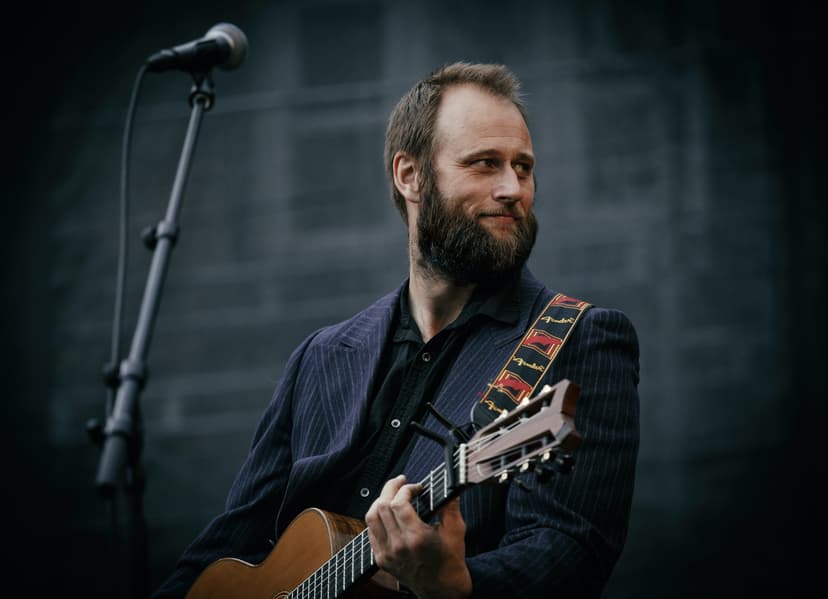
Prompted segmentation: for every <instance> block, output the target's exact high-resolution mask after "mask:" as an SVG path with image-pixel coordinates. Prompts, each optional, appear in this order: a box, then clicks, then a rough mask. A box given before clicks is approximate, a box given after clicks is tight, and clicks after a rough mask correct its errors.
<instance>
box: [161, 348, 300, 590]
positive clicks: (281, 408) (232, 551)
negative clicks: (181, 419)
mask: <svg viewBox="0 0 828 599" xmlns="http://www.w3.org/2000/svg"><path fill="white" fill-rule="evenodd" d="M312 338H313V336H311V337H308V338H307V339H306V340H305V341H304V342H303V343H302V344H301V345H300V346H299V347H298V348H297V349H296V350H295V351H294V352H293V354H292V355H291V357H290V359H289V360H288V363H287V365H286V367H285V372H284V375H283V376H282V378H281V380H280V382H279V384H278V385H277V387H276V389H275V391H274V394H273V397H272V399H271V401H270V403H269V405H268V407H267V408H266V410H265V411H264V413H263V414H262V417H261V418H260V420H259V422H258V424H257V426H256V430H255V432H254V435H253V440H252V442H251V446H250V450H249V452H248V454H247V457H246V458H245V461H244V463H243V464H242V467H241V469H240V470H239V472H238V474H237V475H236V479H235V480H234V482H233V484H232V486H231V488H230V491H229V493H228V497H227V501H226V504H225V507H224V511H223V512H222V513H221V514H220V515H218V516H217V517H215V518H214V519H213V520H212V521H211V522H209V523H208V524H207V526H206V527H205V528H204V529H203V530H202V531H201V533H200V534H199V535H198V536H197V537H196V538H195V539H194V540H193V541H192V543H191V544H190V545H189V546H188V547H187V548H186V549H185V551H184V552H183V553H182V555H181V557H180V558H179V560H178V562H177V563H176V566H175V570H174V571H173V573H172V574H171V576H170V577H169V578H168V579H167V580H166V581H165V582H164V583H163V584H162V585H161V587H159V588H158V589H157V590H156V591H155V593H154V594H152V595H151V597H152V599H168V598H173V597H184V596H185V595H186V593H187V591H188V590H189V588H190V587H191V586H192V584H193V583H194V582H195V580H196V578H197V577H198V576H199V574H200V573H201V572H202V571H203V570H204V569H205V568H206V567H207V566H208V565H210V564H211V563H212V562H214V561H216V560H217V559H219V558H222V557H237V558H239V559H242V560H244V561H247V562H250V563H254V564H255V563H259V562H261V561H262V560H263V559H264V558H265V557H267V555H268V553H269V552H270V550H271V549H272V548H273V542H274V540H273V539H274V537H275V522H276V516H277V513H278V510H279V507H280V504H281V502H282V499H283V496H284V493H285V487H286V483H287V479H288V475H289V473H290V468H291V463H292V459H291V441H290V436H291V433H290V431H291V418H292V403H293V397H294V394H295V388H296V387H297V381H298V380H299V377H300V372H301V365H302V361H303V358H304V356H305V353H306V350H307V348H308V346H309V344H310V342H311V340H312Z"/></svg>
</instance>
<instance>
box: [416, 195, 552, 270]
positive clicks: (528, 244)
mask: <svg viewBox="0 0 828 599" xmlns="http://www.w3.org/2000/svg"><path fill="white" fill-rule="evenodd" d="M423 191H424V193H423V195H422V202H421V205H420V213H419V215H418V217H417V233H418V246H419V250H420V256H421V259H422V261H423V265H424V266H425V267H426V269H427V270H429V271H431V272H433V273H434V274H437V275H442V276H444V277H447V278H448V279H449V280H450V281H452V282H453V283H455V284H457V285H466V284H470V283H474V284H489V283H498V282H501V281H503V280H504V279H506V278H508V277H510V276H511V275H512V274H514V273H516V272H517V271H518V270H520V269H521V268H522V267H523V265H524V264H525V263H526V260H527V259H528V258H529V254H530V253H531V252H532V247H533V246H534V245H535V237H536V236H537V232H538V222H537V219H536V218H535V215H534V214H533V213H532V212H529V213H528V214H526V215H525V216H524V217H523V218H521V219H519V220H517V221H516V227H515V233H514V235H512V236H510V237H509V238H507V239H498V238H496V237H495V236H494V235H492V234H491V233H489V232H488V231H487V230H486V229H485V228H484V227H483V226H482V225H481V224H480V223H479V222H478V221H477V220H476V218H474V217H469V216H467V215H466V214H465V213H464V212H463V211H462V209H461V208H460V204H459V202H449V201H447V200H446V198H445V196H443V194H442V193H441V192H440V190H439V189H438V188H437V184H436V181H434V180H433V179H430V180H429V181H428V183H427V184H426V185H425V187H424V190H423Z"/></svg>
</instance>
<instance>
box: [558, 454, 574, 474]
mask: <svg viewBox="0 0 828 599" xmlns="http://www.w3.org/2000/svg"><path fill="white" fill-rule="evenodd" d="M574 467H575V458H574V457H573V456H572V454H569V453H563V454H560V455H558V456H557V457H556V458H555V465H554V468H555V470H557V471H558V472H560V473H561V474H568V473H570V472H572V469H573V468H574Z"/></svg>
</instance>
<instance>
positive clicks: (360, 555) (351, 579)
mask: <svg viewBox="0 0 828 599" xmlns="http://www.w3.org/2000/svg"><path fill="white" fill-rule="evenodd" d="M420 484H421V485H422V486H423V491H422V492H421V493H420V494H418V495H417V496H416V497H415V498H414V500H413V501H412V502H411V505H412V506H413V507H414V510H415V511H416V512H417V515H418V516H419V517H420V518H421V519H423V520H425V521H427V520H428V519H429V518H431V516H433V515H434V514H435V512H436V511H437V510H438V509H440V506H442V505H443V504H444V503H445V502H446V500H447V499H448V498H449V496H450V494H451V493H452V489H450V488H449V486H448V476H446V465H445V464H442V465H441V466H439V467H438V468H435V469H434V470H432V471H431V472H429V474H428V476H427V477H426V478H425V479H423V480H422V481H420ZM374 571H376V564H375V563H374V552H373V551H372V550H371V542H370V540H369V539H368V529H367V528H366V529H364V530H363V531H362V532H360V533H359V534H357V535H356V536H355V537H354V538H353V539H351V540H350V541H349V542H348V543H347V544H346V545H345V546H344V547H343V548H342V549H340V550H339V551H337V552H336V553H335V554H334V555H333V556H332V557H331V558H330V559H329V560H328V561H327V562H325V563H324V564H322V566H320V567H319V569H317V570H316V572H314V573H313V574H311V575H310V576H308V577H307V578H306V579H305V580H304V581H303V582H302V583H301V584H300V585H299V586H297V587H296V588H295V589H293V590H292V591H291V592H290V594H289V595H288V597H290V598H291V599H334V598H335V597H339V596H340V595H341V594H342V593H344V592H345V591H346V590H348V589H349V588H350V587H351V586H352V585H353V584H354V583H355V582H357V581H358V580H360V579H361V578H363V577H364V576H367V575H369V574H373V573H374Z"/></svg>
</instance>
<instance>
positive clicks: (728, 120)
mask: <svg viewBox="0 0 828 599" xmlns="http://www.w3.org/2000/svg"><path fill="white" fill-rule="evenodd" d="M173 5H174V6H173ZM23 10H24V12H25V18H23V17H19V18H18V20H17V23H18V24H19V26H17V27H12V28H13V29H14V31H13V32H12V34H11V35H12V37H13V40H14V42H15V43H14V44H13V46H14V48H13V50H12V56H11V59H10V60H8V61H6V63H7V64H6V71H7V73H6V83H5V88H6V93H5V94H4V95H5V100H6V103H7V108H6V111H5V112H6V119H5V120H6V124H5V125H4V128H5V132H6V135H5V136H4V137H5V142H6V156H7V158H6V159H5V164H4V169H5V170H6V171H7V172H6V176H5V177H4V181H5V182H6V185H5V193H4V194H3V202H2V207H3V217H2V218H3V224H4V231H5V235H4V236H3V242H4V245H5V251H4V252H3V257H4V270H3V279H2V280H3V285H4V293H3V300H4V303H5V306H4V309H3V323H2V325H3V329H2V330H3V333H4V335H3V337H4V341H5V342H4V343H3V360H2V362H3V367H4V369H5V370H6V371H7V372H6V375H5V376H4V381H5V392H6V393H5V399H4V401H3V407H4V417H3V426H4V431H3V442H4V445H5V447H4V449H5V452H4V453H5V455H6V456H7V457H6V464H7V474H6V476H5V480H6V481H8V482H7V484H6V486H5V488H6V493H5V495H6V503H5V504H6V505H7V506H8V507H7V509H6V510H5V514H6V526H4V531H5V533H6V534H5V535H4V542H3V543H2V545H3V547H4V551H5V552H7V553H8V555H7V559H6V561H5V563H6V564H7V565H8V566H10V571H11V572H13V573H15V574H16V576H17V577H18V578H19V579H20V580H21V582H22V583H23V585H24V586H28V587H30V588H31V589H38V590H41V591H46V590H51V591H54V590H60V591H64V592H68V593H69V594H70V595H71V596H76V595H77V596H86V597H96V596H101V597H106V596H117V592H118V587H119V585H118V581H119V580H122V579H123V576H124V574H123V570H121V569H119V565H118V564H119V562H118V559H116V558H117V556H118V555H119V553H120V552H121V549H122V548H123V547H124V545H125V544H124V542H123V540H121V541H118V540H117V539H113V531H115V530H120V531H121V532H122V531H123V529H122V527H118V526H113V520H112V518H111V516H110V514H109V511H108V507H107V504H106V503H105V502H104V501H103V500H101V499H100V498H99V497H98V496H97V494H96V490H95V486H94V477H95V473H96V469H97V466H98V458H99V452H98V449H97V448H96V446H95V445H94V444H93V443H92V442H91V441H90V439H89V437H88V436H87V433H86V428H85V426H86V422H87V420H89V419H90V418H101V417H102V416H103V414H104V409H105V408H104V406H105V399H106V392H105V388H104V386H103V384H102V382H101V380H100V375H99V373H100V369H101V367H102V365H103V364H104V363H105V362H106V361H107V360H108V359H109V345H110V336H111V320H112V306H113V300H114V285H115V272H116V255H117V244H118V236H117V233H118V193H119V178H120V161H121V143H122V135H123V126H124V118H125V113H126V108H127V105H128V102H129V97H130V93H131V89H132V84H133V80H134V78H135V75H136V72H137V69H138V66H139V65H140V63H141V61H143V60H144V59H145V57H147V56H148V55H149V54H151V53H153V52H155V51H156V50H159V49H161V48H165V47H169V46H171V45H174V44H177V43H181V42H184V41H188V40H190V39H194V38H197V37H200V36H201V35H203V34H204V33H205V32H206V31H207V30H208V29H209V28H210V27H211V26H212V25H214V24H215V23H217V22H220V21H229V22H232V23H235V24H236V25H238V26H239V27H240V28H242V29H243V30H244V31H245V33H246V34H247V36H248V38H249V44H250V52H249V56H248V59H247V60H246V61H245V63H244V64H243V65H242V67H241V68H239V69H238V70H237V71H233V72H225V71H216V72H215V73H214V80H215V83H216V95H217V99H216V105H215V107H214V108H213V109H212V110H211V111H210V112H208V113H207V114H206V115H205V118H204V120H203V124H202V129H201V136H200V138H199V140H198V144H197V149H196V153H195V157H194V161H193V163H192V170H191V175H190V179H189V184H188V186H187V189H186V193H185V197H184V205H183V208H182V211H181V214H180V223H181V227H182V232H181V236H180V239H179V241H178V243H177V245H176V247H175V249H174V251H173V254H172V258H171V261H170V269H169V275H168V279H167V281H166V284H165V286H164V289H163V295H162V298H163V299H162V302H161V306H160V312H159V316H158V320H157V323H156V326H155V329H154V335H153V337H152V340H151V346H150V348H151V349H150V352H149V359H148V363H149V368H150V378H149V381H148V384H147V386H146V388H145V390H144V392H143V393H142V394H141V396H140V406H141V409H142V416H143V418H142V421H143V424H144V436H143V439H144V446H143V452H142V454H141V461H142V464H143V466H144V468H145V470H146V477H147V485H146V490H145V492H144V494H143V498H142V499H143V505H144V508H145V517H146V522H147V526H148V549H149V572H150V582H149V584H150V586H152V587H154V586H156V585H157V584H158V583H159V582H160V581H161V580H162V579H163V578H164V577H165V576H166V575H167V574H168V573H169V571H170V570H171V568H172V566H173V563H174V560H175V558H176V557H177V555H178V554H179V553H180V551H181V550H182V549H183V548H184V546H185V544H186V543H187V542H188V541H189V540H190V539H191V538H192V537H193V536H194V535H195V534H196V533H197V531H198V530H199V529H200V528H201V527H202V526H203V525H204V524H205V523H206V521H207V520H208V519H209V518H210V517H212V516H213V515H214V514H215V513H216V512H217V511H218V510H220V508H221V505H222V502H223V500H224V495H225V493H226V491H227V488H228V486H229V484H230V482H231V479H232V476H233V474H234V472H235V470H236V469H237V467H238V466H239V464H240V461H241V460H242V458H243V456H244V454H245V451H246V448H247V445H248V443H249V440H250V436H251V433H252V430H253V427H254V425H255V422H256V419H257V417H258V415H259V413H260V412H261V410H262V409H263V408H264V406H265V405H266V403H267V402H268V400H269V398H270V394H271V391H272V389H273V386H274V384H275V382H276V380H277V379H278V377H279V375H280V373H281V370H282V368H283V365H284V363H285V360H286V358H287V356H288V355H289V353H290V351H291V350H292V349H293V347H294V346H295V345H296V344H297V343H298V342H299V341H300V340H301V339H302V338H303V337H304V336H305V335H307V334H308V333H310V332H311V331H312V330H314V329H315V328H316V327H319V326H321V325H324V324H327V323H331V322H334V321H337V320H340V319H342V318H344V317H346V316H348V315H350V314H351V313H353V312H354V311H356V310H357V309H359V308H361V307H363V306H365V305H367V304H368V303H369V302H370V301H371V300H372V299H374V298H375V297H377V296H379V295H380V294H384V293H385V292H387V291H389V290H390V289H392V288H393V287H394V286H396V285H397V284H398V282H399V281H400V280H401V279H402V277H403V276H404V274H405V268H406V259H405V244H404V238H405V233H404V229H403V226H402V223H401V222H400V219H399V217H398V216H397V214H396V213H395V211H394V209H393V207H392V205H391V202H390V200H389V199H388V194H387V187H386V183H385V180H384V174H383V171H382V163H381V152H382V144H383V133H384V126H385V119H386V117H387V114H388V113H389V111H390V110H391V108H392V106H393V104H394V102H395V101H396V99H397V98H398V97H399V95H400V94H401V93H402V92H403V91H404V90H405V89H407V88H408V87H409V86H410V85H411V84H412V83H413V82H414V81H416V80H417V79H418V78H420V77H421V76H423V75H425V74H426V73H427V72H429V71H430V70H432V69H433V68H434V67H436V66H438V65H439V64H442V63H444V62H448V61H451V60H456V59H466V60H474V61H502V62H505V63H507V64H508V65H510V66H511V67H512V68H513V69H514V70H515V71H516V72H517V73H518V75H519V76H520V77H521V78H522V79H523V81H524V83H525V88H526V91H527V93H528V98H527V99H528V105H529V111H530V117H531V120H530V126H531V128H532V131H533V136H534V141H535V147H536V152H537V155H538V158H539V170H538V173H539V192H538V201H537V212H538V218H539V220H540V225H541V232H540V238H539V241H538V244H537V246H536V250H535V252H534V255H533V257H532V258H531V261H530V266H531V268H532V269H533V270H534V272H535V273H536V274H537V275H538V276H540V277H541V278H542V279H544V280H545V281H547V282H548V284H549V285H550V286H552V287H554V288H556V289H560V290H562V291H565V292H568V293H570V294H571V295H575V296H578V297H583V298H586V299H589V300H590V301H592V302H594V303H598V304H603V305H608V306H614V307H618V308H621V309H623V310H625V311H626V312H627V313H628V314H629V315H630V317H631V318H632V320H633V321H634V322H635V324H636V325H637V328H638V331H639V335H640V341H641V352H642V353H641V373H642V379H641V386H640V393H641V409H642V411H641V435H642V436H641V452H640V459H639V467H638V479H637V483H636V493H635V498H634V505H633V512H632V520H631V528H630V534H629V540H628V544H627V548H626V551H625V553H624V555H623V557H622V559H621V561H620V563H619V564H618V567H617V569H616V571H615V575H614V577H613V579H612V581H611V583H610V585H609V588H608V590H607V597H612V598H623V597H665V596H670V597H691V596H693V597H695V596H698V595H699V594H704V595H705V596H707V597H748V596H750V597H754V596H756V595H757V594H758V595H765V594H767V593H769V592H775V593H780V594H781V595H782V596H789V595H794V594H795V593H796V592H799V591H805V590H814V589H815V588H816V584H817V582H816V580H817V576H816V572H818V570H817V569H816V568H817V567H818V566H819V565H820V564H819V562H818V561H817V557H816V556H818V555H820V554H821V555H824V544H823V543H824V541H823V537H822V536H821V535H820V533H821V532H822V530H823V529H824V523H825V515H824V505H823V503H822V500H823V498H824V496H823V495H821V494H820V492H819V491H818V490H817V489H818V486H815V485H816V483H818V482H820V479H821V478H823V475H824V474H825V467H824V464H823V462H822V461H821V457H822V455H824V450H822V449H821V446H820V444H819V439H820V437H821V424H822V418H823V416H824V414H825V410H824V407H823V405H824V399H825V397H826V393H825V382H824V378H823V372H822V371H821V367H822V362H823V358H824V349H823V343H822V339H823V335H824V333H825V329H826V327H825V316H824V312H823V311H822V306H821V305H819V303H818V302H819V300H820V299H821V298H822V296H823V295H824V293H825V276H824V270H825V254H826V252H825V245H824V243H823V241H822V233H823V230H824V227H825V220H826V219H825V209H824V208H823V206H822V199H823V198H824V187H823V178H822V176H821V175H822V173H821V172H819V171H818V168H819V167H818V163H817V126H818V125H820V124H822V120H823V119H822V108H823V107H824V98H820V97H818V95H817V91H816V90H817V87H818V84H819V79H820V75H819V73H820V72H821V67H817V61H816V60H815V55H816V51H817V43H816V37H817V30H818V27H817V26H816V24H815V23H816V19H815V16H814V14H812V13H813V11H811V10H808V9H806V8H803V7H800V6H798V5H795V4H792V3H773V4H771V3H767V4H763V3H745V4H735V3H717V2H712V1H703V2H675V3H659V2H645V3H642V2H633V3H631V2H620V1H611V0H593V1H589V2H582V1H575V0H572V1H566V2H541V1H531V0H530V1H529V2H522V3H515V4H509V3H503V2H453V3H447V4H446V6H443V3H440V2H420V3H401V2H390V1H388V2H385V1H382V0H375V1H373V2H371V1H366V2H327V1H309V2H303V3H301V4H300V3H287V2H265V1H263V0H239V1H237V2H235V3H233V4H232V6H228V5H227V3H221V4H220V3H218V2H206V3H205V2H199V3H195V2H177V3H170V2H168V3H161V2H145V3H142V6H140V7H137V6H136V7H130V8H115V7H114V6H113V7H109V8H106V9H103V8H102V9H95V10H93V9H91V8H78V7H75V6H72V7H70V6H66V5H56V6H51V7H50V6H43V5H30V6H28V7H25V8H24V9H23ZM190 86H191V81H190V79H189V78H188V76H187V75H186V74H184V73H176V72H173V73H166V74H163V75H157V74H154V75H148V76H147V78H146V79H145V81H144V85H143V87H142V88H141V94H140V96H139V101H138V105H137V112H136V122H135V128H134V138H133V144H132V149H131V151H132V159H131V163H130V167H131V170H130V175H131V184H130V191H131V202H132V203H131V208H130V219H131V220H130V230H129V242H128V245H129V250H130V259H129V276H128V289H127V296H126V315H127V321H126V330H125V334H126V339H125V340H124V344H123V345H124V348H126V347H127V342H128V341H129V338H130V337H131V334H132V330H133V329H132V327H133V326H134V321H135V314H136V311H137V309H138V306H139V303H140V300H141V294H142V292H143V288H144V283H145V278H146V273H147V268H148V264H149V259H150V257H151V255H150V253H149V252H147V251H145V250H144V249H143V248H142V246H141V243H140V231H141V229H143V228H144V227H145V226H147V225H152V224H155V223H157V222H158V221H160V220H161V218H162V217H163V214H164V211H165V210H166V206H167V201H168V197H169V193H170V189H171V185H172V180H173V176H174V173H175V170H176V165H177V161H178V157H179V155H180V151H181V144H182V142H183V139H184V134H185V128H186V124H187V120H188V117H189V106H188V104H187V97H188V93H189V90H190ZM806 541H807V542H809V543H810V542H814V543H816V549H815V550H806V548H805V543H806ZM823 580H824V579H823ZM819 584H821V585H822V588H823V589H824V587H825V583H824V582H822V581H821V582H820V583H819Z"/></svg>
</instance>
